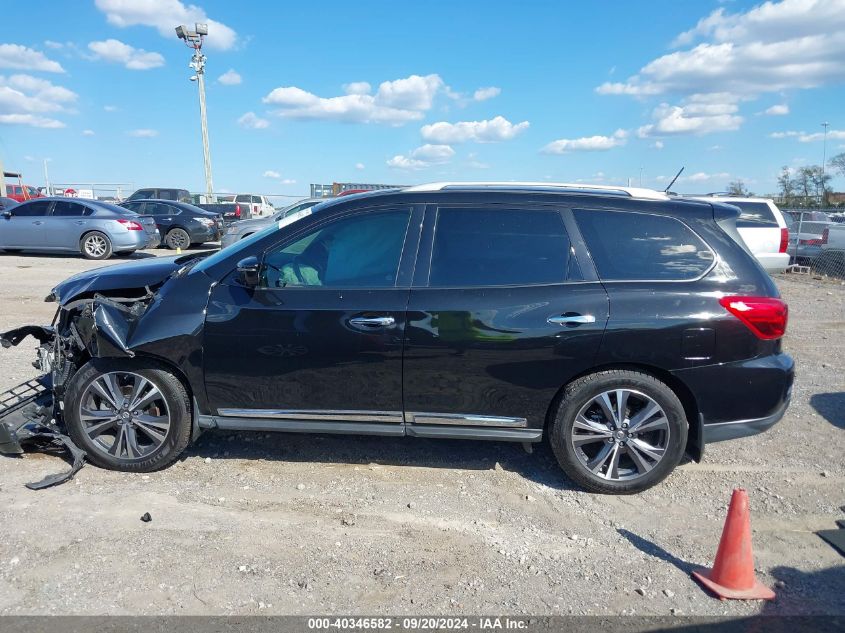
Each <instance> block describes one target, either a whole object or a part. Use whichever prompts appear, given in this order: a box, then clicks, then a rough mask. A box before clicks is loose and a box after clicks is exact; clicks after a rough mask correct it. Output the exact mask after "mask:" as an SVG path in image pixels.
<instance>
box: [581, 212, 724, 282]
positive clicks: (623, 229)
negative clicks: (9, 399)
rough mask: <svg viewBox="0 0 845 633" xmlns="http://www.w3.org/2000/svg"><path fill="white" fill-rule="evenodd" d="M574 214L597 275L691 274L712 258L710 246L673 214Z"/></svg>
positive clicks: (659, 277)
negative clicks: (669, 215) (672, 216)
mask: <svg viewBox="0 0 845 633" xmlns="http://www.w3.org/2000/svg"><path fill="white" fill-rule="evenodd" d="M575 218H576V220H577V221H578V226H579V227H580V228H581V233H582V235H583V236H584V240H585V241H586V242H587V247H588V248H589V249H590V254H591V255H592V257H593V262H595V265H596V269H597V271H598V274H599V277H600V278H601V279H602V280H605V281H651V280H655V281H684V280H691V279H695V278H697V277H700V276H701V275H703V274H704V273H705V272H707V270H708V269H709V268H710V266H711V265H712V264H713V260H714V257H715V256H714V254H713V251H711V250H710V248H709V247H708V246H707V244H705V243H704V242H703V241H702V239H701V238H700V237H698V235H696V234H695V233H693V231H692V229H690V228H689V227H688V226H687V225H686V224H684V223H683V222H681V221H680V220H677V219H675V218H670V217H666V216H662V215H650V214H647V213H627V212H621V211H584V210H576V211H575Z"/></svg>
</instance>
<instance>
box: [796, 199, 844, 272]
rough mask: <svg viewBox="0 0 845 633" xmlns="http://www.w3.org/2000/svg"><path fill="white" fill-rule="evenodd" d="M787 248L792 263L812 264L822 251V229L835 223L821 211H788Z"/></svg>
mask: <svg viewBox="0 0 845 633" xmlns="http://www.w3.org/2000/svg"><path fill="white" fill-rule="evenodd" d="M787 219H788V220H789V248H788V249H787V250H788V252H789V254H790V256H791V259H790V261H791V262H792V263H797V264H802V265H807V264H812V262H813V260H815V259H816V258H817V257H818V256H819V255H821V252H822V235H823V234H824V230H825V229H826V228H827V227H828V226H830V225H832V224H835V223H834V222H832V221H831V220H830V218H828V216H827V214H826V213H824V212H822V211H807V212H805V213H803V214H801V213H790V214H789V217H788V218H787Z"/></svg>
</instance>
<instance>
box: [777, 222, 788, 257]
mask: <svg viewBox="0 0 845 633" xmlns="http://www.w3.org/2000/svg"><path fill="white" fill-rule="evenodd" d="M787 246H789V229H787V228H783V229H781V230H780V250H779V251H778V252H779V253H785V252H786V247H787Z"/></svg>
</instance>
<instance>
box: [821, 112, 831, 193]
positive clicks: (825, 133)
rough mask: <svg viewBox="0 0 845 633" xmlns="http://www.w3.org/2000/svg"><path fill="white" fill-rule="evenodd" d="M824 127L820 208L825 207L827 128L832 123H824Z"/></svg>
mask: <svg viewBox="0 0 845 633" xmlns="http://www.w3.org/2000/svg"><path fill="white" fill-rule="evenodd" d="M822 127H823V128H824V141H822V193H821V199H820V200H819V206H820V207H823V206H824V170H825V163H826V162H827V128H829V127H830V123H828V122H827V121H825V122H824V123H822Z"/></svg>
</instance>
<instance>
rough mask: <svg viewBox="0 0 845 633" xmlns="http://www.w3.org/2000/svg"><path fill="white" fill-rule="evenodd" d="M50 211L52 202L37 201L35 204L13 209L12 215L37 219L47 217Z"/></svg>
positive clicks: (29, 203) (26, 204) (31, 203)
mask: <svg viewBox="0 0 845 633" xmlns="http://www.w3.org/2000/svg"><path fill="white" fill-rule="evenodd" d="M49 209H50V201H49V200H48V201H41V200H36V201H35V202H27V203H24V204H19V205H18V206H16V207H13V210H12V213H13V214H14V215H17V216H21V217H35V216H41V215H47V211H48V210H49Z"/></svg>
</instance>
